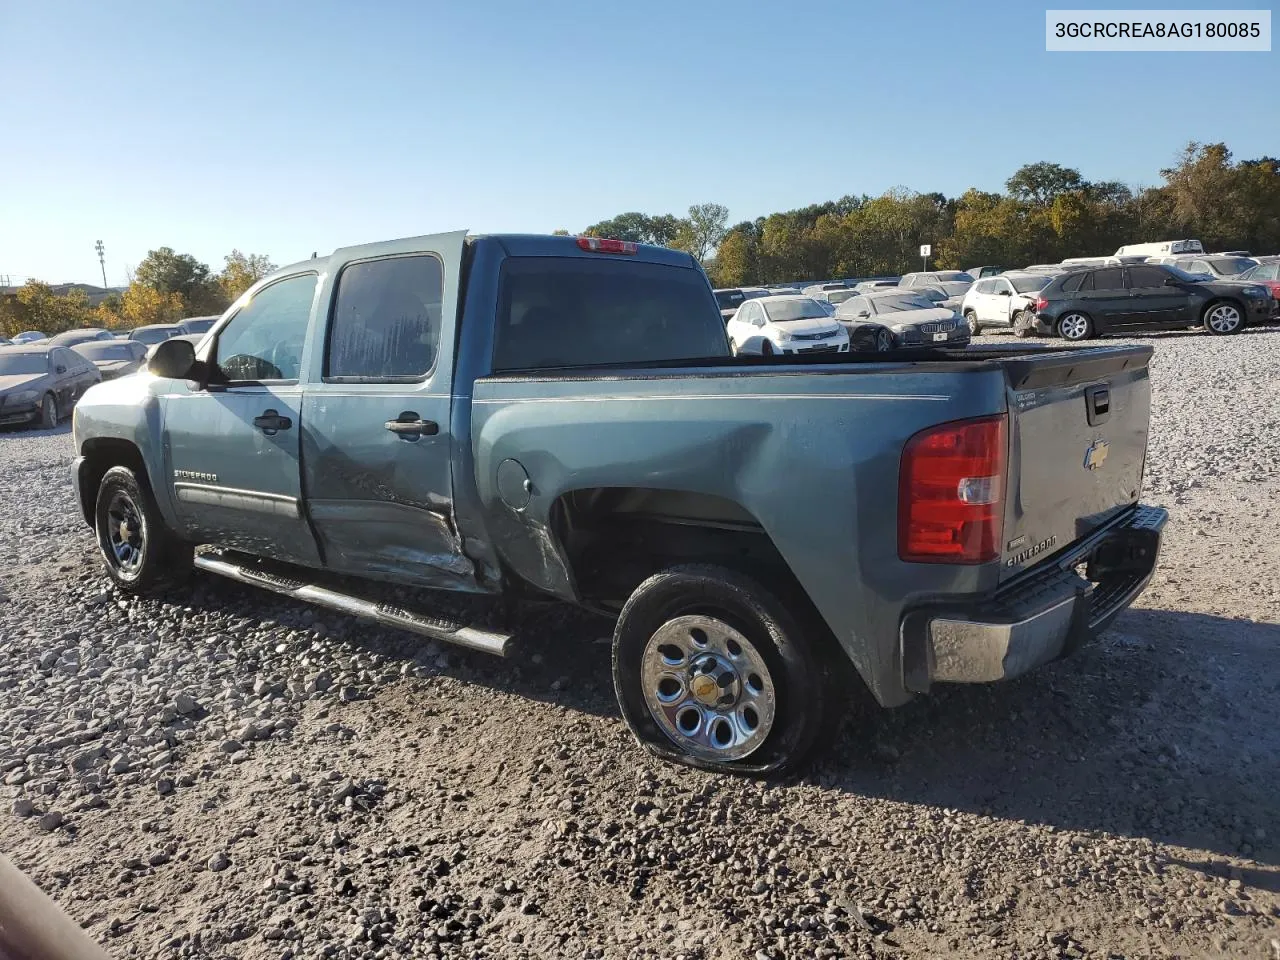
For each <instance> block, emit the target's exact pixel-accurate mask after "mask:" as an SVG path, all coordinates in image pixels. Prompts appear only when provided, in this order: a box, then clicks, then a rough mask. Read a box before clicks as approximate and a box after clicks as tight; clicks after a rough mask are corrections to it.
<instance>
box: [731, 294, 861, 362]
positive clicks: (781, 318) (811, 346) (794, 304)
mask: <svg viewBox="0 0 1280 960" xmlns="http://www.w3.org/2000/svg"><path fill="white" fill-rule="evenodd" d="M829 316H830V315H829V314H828V313H827V311H826V310H825V309H824V308H823V306H822V304H821V303H819V302H818V301H817V300H814V299H813V298H812V297H804V296H800V297H789V296H780V297H761V298H760V299H758V300H750V301H748V302H747V303H744V304H743V305H742V306H741V307H739V308H738V312H737V314H735V315H734V317H733V319H732V320H730V321H729V325H728V327H727V328H726V330H725V332H726V333H727V334H728V335H729V346H730V348H731V349H732V350H733V352H734V353H735V354H748V355H752V354H754V355H763V356H766V357H768V356H773V355H778V356H784V355H786V354H799V353H846V352H848V350H849V338H848V336H846V335H845V332H844V328H843V327H841V326H840V324H838V323H834V322H832V321H831V320H830V319H828V318H829Z"/></svg>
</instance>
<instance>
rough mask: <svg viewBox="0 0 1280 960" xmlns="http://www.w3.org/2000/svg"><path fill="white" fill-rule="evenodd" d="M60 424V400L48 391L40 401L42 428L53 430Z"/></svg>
mask: <svg viewBox="0 0 1280 960" xmlns="http://www.w3.org/2000/svg"><path fill="white" fill-rule="evenodd" d="M57 425H58V400H57V398H56V397H55V396H54V395H53V394H52V393H46V394H45V395H44V399H43V400H42V401H40V429H41V430H52V429H53V428H54V427H56V426H57Z"/></svg>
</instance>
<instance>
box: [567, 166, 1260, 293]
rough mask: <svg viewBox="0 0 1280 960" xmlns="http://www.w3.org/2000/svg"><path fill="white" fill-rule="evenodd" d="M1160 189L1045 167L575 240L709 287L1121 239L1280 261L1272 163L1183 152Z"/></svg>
mask: <svg viewBox="0 0 1280 960" xmlns="http://www.w3.org/2000/svg"><path fill="white" fill-rule="evenodd" d="M1160 176H1161V178H1162V180H1163V183H1161V184H1160V185H1158V186H1153V187H1146V188H1141V189H1136V190H1135V189H1132V188H1130V187H1128V186H1126V185H1125V184H1123V183H1119V182H1117V181H1113V180H1107V181H1100V182H1090V181H1088V180H1085V179H1084V177H1082V176H1081V175H1080V172H1079V171H1078V170H1073V169H1071V168H1070V167H1063V166H1061V165H1059V164H1056V163H1051V162H1048V161H1042V162H1040V163H1032V164H1028V165H1026V166H1024V167H1022V168H1020V169H1019V170H1017V171H1016V172H1015V173H1014V174H1013V175H1012V176H1011V177H1009V179H1008V180H1007V181H1005V192H1003V193H987V192H985V191H981V190H976V189H971V190H968V191H966V192H965V193H963V194H962V195H960V196H959V197H947V196H945V195H943V194H941V193H916V192H914V191H911V190H905V189H895V190H890V191H888V192H887V193H884V194H882V195H881V196H878V197H871V196H867V195H865V194H863V195H849V196H844V197H841V198H840V199H839V200H833V201H828V202H826V203H819V204H814V205H813V206H809V207H805V208H803V209H801V210H790V211H786V212H782V213H773V214H770V215H768V216H765V217H758V218H756V219H755V220H746V221H743V222H741V223H738V224H736V225H734V226H732V227H731V226H729V225H728V219H729V218H728V210H727V209H726V208H725V207H723V206H721V205H719V204H700V205H698V206H696V207H691V208H690V210H689V215H688V217H683V218H681V217H676V216H673V215H671V214H663V215H659V216H649V215H646V214H643V213H634V212H633V213H623V214H619V215H618V216H616V217H613V218H612V219H610V220H603V221H601V222H600V223H594V224H591V225H590V226H588V227H587V228H586V229H584V230H583V231H582V233H583V234H584V235H588V236H599V237H614V238H616V239H619V240H633V241H636V242H639V243H657V244H660V245H663V246H669V247H674V248H677V249H681V250H687V251H689V252H690V253H692V254H693V255H694V256H696V257H698V259H699V260H700V261H702V263H703V265H704V267H705V268H706V270H707V274H708V276H709V277H710V278H711V282H712V283H713V284H714V285H716V286H719V287H735V286H743V285H749V284H762V283H778V282H784V281H792V280H820V279H826V278H830V277H857V276H877V275H897V274H902V273H905V272H907V271H909V270H914V269H918V268H919V266H920V257H919V248H920V246H921V244H925V243H927V244H930V245H931V246H932V247H933V254H934V256H933V261H932V262H933V265H935V266H937V267H940V268H947V269H963V268H965V267H972V266H978V265H985V264H992V265H998V266H1004V267H1021V266H1027V265H1029V264H1032V263H1055V262H1057V261H1060V260H1062V259H1063V258H1064V257H1073V256H1094V255H1099V256H1101V255H1107V254H1111V253H1114V252H1115V250H1116V249H1117V248H1118V247H1120V246H1122V245H1123V244H1126V243H1141V242H1144V241H1151V240H1165V239H1177V238H1186V237H1195V238H1198V239H1199V240H1201V241H1202V242H1203V243H1204V244H1205V249H1207V250H1229V249H1243V250H1249V251H1251V252H1253V253H1275V252H1277V251H1280V161H1278V160H1276V159H1275V158H1274V157H1262V158H1259V159H1256V160H1243V161H1239V162H1236V161H1234V160H1233V159H1232V156H1231V151H1230V150H1228V149H1227V146H1226V144H1223V143H1211V144H1200V143H1194V142H1193V143H1189V144H1187V146H1186V147H1185V148H1184V149H1183V151H1182V152H1181V154H1180V155H1179V156H1178V157H1177V162H1176V163H1175V164H1174V165H1173V166H1171V167H1169V168H1167V169H1164V170H1161V171H1160Z"/></svg>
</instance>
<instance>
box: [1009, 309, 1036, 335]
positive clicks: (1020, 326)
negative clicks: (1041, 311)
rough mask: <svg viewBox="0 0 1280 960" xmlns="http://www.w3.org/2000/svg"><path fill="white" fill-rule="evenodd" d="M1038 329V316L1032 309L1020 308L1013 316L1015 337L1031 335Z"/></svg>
mask: <svg viewBox="0 0 1280 960" xmlns="http://www.w3.org/2000/svg"><path fill="white" fill-rule="evenodd" d="M1035 329H1036V318H1035V316H1034V315H1032V313H1031V311H1030V310H1019V311H1018V312H1017V313H1016V314H1014V316H1013V335H1014V336H1015V337H1029V336H1031V335H1032V334H1033V333H1034V332H1035Z"/></svg>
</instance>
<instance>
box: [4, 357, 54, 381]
mask: <svg viewBox="0 0 1280 960" xmlns="http://www.w3.org/2000/svg"><path fill="white" fill-rule="evenodd" d="M48 372H49V355H48V354H47V353H10V354H3V353H0V377H12V376H22V375H23V374H32V373H48Z"/></svg>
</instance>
